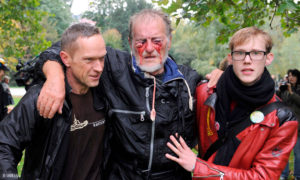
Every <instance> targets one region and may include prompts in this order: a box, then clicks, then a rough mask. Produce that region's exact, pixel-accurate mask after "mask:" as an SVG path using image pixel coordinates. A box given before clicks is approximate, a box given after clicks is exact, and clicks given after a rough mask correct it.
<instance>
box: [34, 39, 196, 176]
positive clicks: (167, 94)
mask: <svg viewBox="0 0 300 180" xmlns="http://www.w3.org/2000/svg"><path fill="white" fill-rule="evenodd" d="M106 50H107V55H106V57H105V65H104V71H103V73H102V75H101V79H100V83H99V86H98V87H99V89H98V91H100V90H102V91H103V94H105V96H106V100H107V101H108V105H109V117H106V119H107V121H106V122H107V125H106V128H107V131H108V132H109V134H108V135H107V136H106V137H105V138H106V140H107V141H108V142H109V144H110V147H109V148H106V153H105V154H106V155H107V156H108V155H109V154H111V155H110V156H109V161H108V164H107V166H106V168H105V173H106V178H105V179H111V180H116V179H135V180H139V179H164V180H165V179H173V180H176V179H178V180H179V179H184V180H186V179H190V178H191V173H189V172H187V171H185V170H184V169H183V168H181V167H180V166H179V165H177V163H175V162H173V161H171V160H168V159H167V158H166V157H165V153H171V150H170V149H169V148H168V147H167V146H166V143H167V142H168V141H169V137H170V135H171V134H175V133H176V132H177V133H179V135H181V136H183V137H184V138H185V140H186V142H187V144H188V145H189V146H190V147H194V145H195V144H196V142H197V141H196V133H195V128H196V126H195V115H194V111H193V110H192V106H193V97H194V93H195V88H196V85H197V83H198V82H199V81H200V80H201V76H200V75H199V74H198V73H197V72H196V71H194V70H192V69H191V68H189V67H186V66H178V65H177V64H176V63H175V62H174V61H173V60H171V59H170V58H169V59H168V60H167V62H166V63H165V75H164V78H163V79H162V81H160V80H156V82H157V83H156V94H155V109H156V119H155V121H152V120H150V111H151V107H152V97H153V87H154V84H153V82H154V80H153V79H152V78H151V77H148V78H147V77H146V76H147V75H145V74H144V73H143V72H141V71H140V70H139V68H138V67H137V66H136V64H135V60H134V58H132V57H131V55H130V54H129V53H128V52H124V51H119V50H115V49H112V48H109V47H107V49H106ZM58 53H59V43H56V44H55V45H54V46H53V47H52V48H50V49H48V50H47V51H45V52H43V53H42V54H41V58H40V59H41V61H39V62H38V63H37V67H39V68H38V69H40V70H41V69H42V65H43V63H44V62H45V61H46V60H48V59H50V60H56V61H58V62H60V63H61V60H60V58H59V57H58Z"/></svg>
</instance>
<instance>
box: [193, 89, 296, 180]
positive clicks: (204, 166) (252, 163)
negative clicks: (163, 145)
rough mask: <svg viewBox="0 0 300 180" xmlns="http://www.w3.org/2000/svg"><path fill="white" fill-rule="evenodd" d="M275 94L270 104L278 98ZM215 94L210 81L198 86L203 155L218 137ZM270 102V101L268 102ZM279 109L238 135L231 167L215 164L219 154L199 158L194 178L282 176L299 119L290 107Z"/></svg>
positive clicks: (244, 178)
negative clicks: (238, 143)
mask: <svg viewBox="0 0 300 180" xmlns="http://www.w3.org/2000/svg"><path fill="white" fill-rule="evenodd" d="M275 97H276V96H275V95H274V96H273V98H272V99H271V100H270V101H269V103H271V102H274V101H276V98H275ZM216 98H217V96H216V93H213V89H208V88H207V84H202V85H200V86H199V87H197V90H196V99H197V109H196V110H197V126H198V127H199V155H200V157H203V156H204V154H205V153H206V151H207V149H208V148H209V146H210V145H211V144H212V143H214V142H215V141H216V140H217V139H218V134H217V130H216V126H215V109H214V106H215V103H216ZM269 103H268V104H269ZM277 112H278V111H277V109H276V110H274V111H272V112H271V113H269V114H267V115H266V116H265V118H264V120H263V121H262V122H260V123H256V124H252V125H250V126H249V127H247V128H246V129H244V130H243V131H241V132H240V133H239V134H238V135H237V136H236V137H237V138H238V139H239V140H240V141H241V143H240V145H239V147H238V148H237V150H236V152H235V153H234V155H233V157H232V159H231V161H230V163H229V165H228V166H220V165H215V164H213V161H214V158H215V155H216V153H214V154H213V155H212V156H211V157H210V158H209V159H208V161H204V160H202V159H200V158H197V161H196V165H195V169H194V174H193V179H200V178H201V179H203V178H205V179H224V180H226V179H230V180H233V179H237V180H241V179H243V180H247V179H249V180H253V179H255V180H258V179H264V180H266V179H271V180H273V179H274V180H276V179H279V176H280V174H281V172H282V171H283V169H284V168H285V165H286V164H287V162H288V158H289V155H290V152H291V151H292V149H293V147H294V145H295V143H296V140H297V127H298V122H297V120H296V118H295V116H294V115H293V113H291V112H290V111H289V110H285V111H284V112H280V118H281V122H282V118H284V119H283V122H284V123H283V124H281V125H279V118H278V114H277Z"/></svg>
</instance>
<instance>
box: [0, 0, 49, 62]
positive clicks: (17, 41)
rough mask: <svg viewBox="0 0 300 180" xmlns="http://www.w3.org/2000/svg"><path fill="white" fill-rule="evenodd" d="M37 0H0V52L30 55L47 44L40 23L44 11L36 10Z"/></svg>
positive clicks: (19, 56)
mask: <svg viewBox="0 0 300 180" xmlns="http://www.w3.org/2000/svg"><path fill="white" fill-rule="evenodd" d="M38 6H39V0H1V1H0V54H2V56H4V57H16V58H23V57H30V56H32V55H36V54H38V53H39V52H40V51H41V50H43V49H45V48H46V47H47V46H49V45H50V44H49V42H47V41H46V39H45V33H44V31H43V27H42V26H41V24H40V21H41V19H42V17H44V16H45V15H46V13H44V12H42V11H38V10H37V7H38Z"/></svg>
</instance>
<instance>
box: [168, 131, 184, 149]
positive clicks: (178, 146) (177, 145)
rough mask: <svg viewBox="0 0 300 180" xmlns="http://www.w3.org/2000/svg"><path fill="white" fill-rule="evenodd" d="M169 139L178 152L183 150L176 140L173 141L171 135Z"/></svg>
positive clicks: (173, 138)
mask: <svg viewBox="0 0 300 180" xmlns="http://www.w3.org/2000/svg"><path fill="white" fill-rule="evenodd" d="M170 139H171V141H172V142H173V144H174V145H175V146H176V148H177V149H178V150H179V151H182V150H183V149H182V146H181V144H179V142H178V141H177V139H175V137H174V136H172V135H171V136H170Z"/></svg>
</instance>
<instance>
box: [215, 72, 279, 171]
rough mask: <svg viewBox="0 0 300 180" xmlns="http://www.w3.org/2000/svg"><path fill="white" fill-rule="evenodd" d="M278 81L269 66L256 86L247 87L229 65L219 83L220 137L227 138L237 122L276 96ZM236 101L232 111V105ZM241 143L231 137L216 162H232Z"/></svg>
mask: <svg viewBox="0 0 300 180" xmlns="http://www.w3.org/2000/svg"><path fill="white" fill-rule="evenodd" d="M274 85H275V83H274V81H273V80H272V78H271V76H270V74H269V72H268V70H267V69H266V68H265V70H264V72H263V74H262V76H261V78H260V79H259V80H258V81H257V82H256V83H255V84H254V85H252V86H245V85H243V84H242V83H241V81H240V80H239V79H238V78H237V77H236V75H235V74H234V72H233V68H232V66H229V67H228V68H227V69H226V70H225V72H224V73H223V75H222V76H221V78H220V79H219V81H218V84H217V89H216V93H217V97H218V99H217V103H216V121H217V122H218V123H219V124H220V129H219V131H218V135H219V138H224V137H227V135H228V132H229V131H230V128H231V127H233V126H234V125H236V124H237V123H239V122H241V121H243V120H248V119H249V116H250V114H251V113H252V112H253V111H254V110H255V109H257V108H259V107H260V106H262V105H265V104H266V103H267V102H268V101H269V100H270V99H271V98H272V97H273V95H274V92H275V90H274ZM232 102H236V106H235V108H234V109H233V110H232V111H230V105H231V103H232ZM238 145H239V142H238V140H237V139H236V138H234V139H228V138H227V140H226V141H225V142H224V145H223V146H222V147H221V148H220V149H219V150H218V152H217V155H216V158H215V161H214V163H216V164H219V165H228V164H229V162H230V160H231V158H232V156H233V154H234V152H235V150H236V149H237V147H238Z"/></svg>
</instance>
